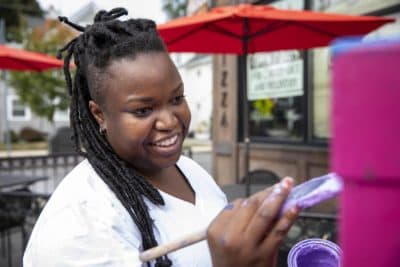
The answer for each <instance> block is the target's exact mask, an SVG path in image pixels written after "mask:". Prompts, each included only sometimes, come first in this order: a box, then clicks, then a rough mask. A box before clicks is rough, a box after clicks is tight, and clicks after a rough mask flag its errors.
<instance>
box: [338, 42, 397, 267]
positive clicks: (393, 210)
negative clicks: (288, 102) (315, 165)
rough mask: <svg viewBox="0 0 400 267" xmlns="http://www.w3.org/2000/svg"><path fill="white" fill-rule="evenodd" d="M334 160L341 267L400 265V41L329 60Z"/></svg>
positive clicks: (361, 48)
mask: <svg viewBox="0 0 400 267" xmlns="http://www.w3.org/2000/svg"><path fill="white" fill-rule="evenodd" d="M332 75H333V98H332V99H333V105H332V122H333V125H332V130H333V132H332V135H333V138H332V142H331V152H332V154H331V166H332V169H333V171H335V172H337V173H338V174H339V175H340V176H342V177H343V178H344V190H343V192H342V194H341V197H340V218H341V220H340V225H339V227H340V233H339V244H340V246H341V248H342V249H343V266H344V267H355V266H363V267H378V266H379V267H398V266H400V41H399V42H391V43H383V44H375V45H372V46H371V45H363V46H361V47H358V48H355V49H350V50H349V51H347V52H344V53H339V54H338V55H336V56H335V57H334V59H333V73H332Z"/></svg>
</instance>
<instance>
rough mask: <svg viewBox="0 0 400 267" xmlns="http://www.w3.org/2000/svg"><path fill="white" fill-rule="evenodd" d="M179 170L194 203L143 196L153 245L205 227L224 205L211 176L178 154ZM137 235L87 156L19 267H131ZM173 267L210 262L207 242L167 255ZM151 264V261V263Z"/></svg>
mask: <svg viewBox="0 0 400 267" xmlns="http://www.w3.org/2000/svg"><path fill="white" fill-rule="evenodd" d="M177 166H178V168H179V169H180V170H181V171H182V173H183V174H184V175H185V177H186V178H187V180H188V182H189V183H190V185H191V186H192V188H193V190H194V191H195V195H196V198H195V204H192V203H189V202H186V201H183V200H181V199H178V198H176V197H174V196H172V195H169V194H167V193H165V192H162V191H160V193H161V195H162V197H163V198H164V201H165V205H164V206H156V205H153V204H152V203H151V202H150V201H148V200H147V199H146V198H145V201H146V204H147V206H148V207H149V212H150V216H151V218H152V219H153V220H154V225H155V227H154V228H155V229H154V232H155V236H156V239H157V242H158V244H163V243H167V242H169V241H172V240H175V239H177V238H179V237H181V236H183V235H186V234H189V233H192V232H194V231H197V230H201V229H204V228H205V227H207V225H209V223H210V222H211V220H212V219H213V218H214V217H215V216H216V215H217V214H218V213H219V211H221V210H222V208H223V207H224V206H225V205H226V197H225V195H224V194H223V192H222V191H221V190H220V189H219V187H218V186H217V185H216V183H215V182H214V180H213V179H212V178H211V176H210V175H209V174H208V173H207V172H206V171H205V170H204V169H203V168H201V167H200V166H199V165H198V164H197V163H195V162H194V161H192V160H191V159H189V158H187V157H184V156H182V157H181V158H180V159H179V161H178V162H177ZM141 250H142V249H141V235H140V232H139V231H138V229H137V227H136V225H135V224H134V222H133V221H132V219H131V217H130V216H129V214H128V212H127V211H126V210H125V208H124V207H123V206H122V204H121V202H120V201H119V200H118V199H117V197H116V196H115V195H114V193H113V192H112V191H111V190H110V189H109V188H108V186H107V185H106V184H105V183H104V182H103V180H102V179H101V178H100V177H99V176H98V174H97V173H96V172H95V171H94V169H93V168H92V166H91V165H90V163H89V162H88V161H87V160H84V161H83V162H81V163H80V164H79V165H78V166H76V167H75V168H74V169H73V170H72V171H71V172H70V173H69V174H68V175H67V176H66V177H65V178H64V179H63V181H62V182H61V183H60V185H59V186H58V187H57V189H56V190H55V191H54V193H53V195H52V197H51V198H50V200H49V202H48V203H47V205H46V207H45V208H44V210H43V212H42V214H41V215H40V217H39V219H38V221H37V222H36V225H35V227H34V229H33V231H32V234H31V237H30V240H29V242H28V246H27V248H26V250H25V254H24V259H23V262H24V267H78V266H79V267H89V266H90V267H99V266H107V267H111V266H112V267H117V266H118V267H125V266H129V267H136V266H147V265H145V264H142V263H141V262H140V260H139V258H138V255H139V252H140V251H141ZM168 256H169V258H170V259H171V260H172V262H173V265H172V266H174V267H178V266H182V267H189V266H190V267H209V266H212V264H211V259H210V255H209V250H208V245H207V243H206V241H202V242H199V243H197V244H194V245H192V246H189V247H186V248H183V249H180V250H178V251H176V252H173V253H170V254H168ZM152 266H153V265H152Z"/></svg>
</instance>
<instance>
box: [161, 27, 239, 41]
mask: <svg viewBox="0 0 400 267" xmlns="http://www.w3.org/2000/svg"><path fill="white" fill-rule="evenodd" d="M203 29H208V30H209V31H213V32H217V33H220V34H223V35H226V36H230V37H233V38H236V39H241V38H240V36H239V35H237V34H234V33H233V32H230V31H227V30H225V29H224V28H221V27H218V26H216V25H213V24H211V23H206V24H202V25H201V26H200V27H198V28H196V29H194V30H192V31H188V32H186V33H184V34H182V35H180V36H178V37H176V38H175V39H172V40H170V41H168V42H166V43H167V46H168V45H172V44H174V43H176V42H179V41H180V40H182V39H185V38H186V37H187V36H189V35H192V34H195V33H196V32H198V31H200V30H203Z"/></svg>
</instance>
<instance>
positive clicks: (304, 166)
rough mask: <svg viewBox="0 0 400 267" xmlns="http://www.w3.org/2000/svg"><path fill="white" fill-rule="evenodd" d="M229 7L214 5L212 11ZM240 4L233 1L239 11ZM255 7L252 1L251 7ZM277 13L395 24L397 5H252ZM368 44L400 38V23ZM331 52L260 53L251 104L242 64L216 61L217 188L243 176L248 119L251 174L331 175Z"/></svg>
mask: <svg viewBox="0 0 400 267" xmlns="http://www.w3.org/2000/svg"><path fill="white" fill-rule="evenodd" d="M226 2H227V1H214V4H215V5H224V4H227V3H226ZM236 2H238V1H230V3H231V4H237V3H236ZM249 2H251V1H249ZM252 2H253V3H254V4H270V5H274V6H277V7H280V8H290V9H299V10H302V9H311V10H317V11H322V12H339V13H346V14H364V15H378V16H390V17H397V18H399V20H400V3H399V1H398V0H384V1H383V0H368V1H366V0H358V1H357V0H351V1H350V0H331V1H327V0H319V1H318V0H282V1H252ZM399 20H398V21H397V22H396V23H392V24H389V25H387V26H384V27H382V28H380V29H379V30H377V31H375V32H373V33H371V34H369V35H368V36H367V37H366V38H376V37H379V38H382V37H386V36H389V37H391V36H396V35H397V36H400V21H399ZM329 57H330V55H329V49H328V48H318V49H311V50H307V51H299V50H290V51H278V52H273V53H257V54H254V55H251V56H249V57H248V58H247V60H248V61H247V70H246V71H247V75H248V83H247V88H248V91H247V101H248V103H247V104H248V107H249V111H248V113H247V114H244V109H243V106H244V104H245V102H244V101H246V100H245V97H244V94H243V91H242V90H239V89H238V88H239V85H240V84H241V81H239V80H238V77H239V75H238V72H241V71H245V70H243V67H242V66H243V65H244V64H242V60H243V58H240V57H237V56H234V55H220V56H214V93H213V109H214V110H213V121H212V125H213V127H212V128H213V132H212V136H213V164H214V173H213V175H214V177H215V178H216V179H217V182H218V183H219V184H230V183H238V182H241V181H242V179H243V177H244V174H245V161H244V159H245V147H244V142H243V132H244V127H243V123H244V121H245V120H244V119H243V118H244V116H248V117H247V118H248V121H249V124H248V127H249V133H250V153H249V156H250V161H249V170H250V171H255V170H269V171H272V172H274V173H276V174H277V176H279V177H283V176H292V177H294V178H296V179H297V182H301V181H304V180H306V179H308V178H310V177H314V176H318V175H321V174H324V173H326V172H328V171H329V139H330V137H331V136H330V129H329V124H330V118H329V110H330V93H331V92H330V82H329V62H330V58H329Z"/></svg>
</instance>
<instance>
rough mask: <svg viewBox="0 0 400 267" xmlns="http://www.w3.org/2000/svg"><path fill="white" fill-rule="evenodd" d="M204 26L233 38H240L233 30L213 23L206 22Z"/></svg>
mask: <svg viewBox="0 0 400 267" xmlns="http://www.w3.org/2000/svg"><path fill="white" fill-rule="evenodd" d="M206 27H207V28H208V29H209V30H210V31H213V32H216V33H220V34H223V35H226V36H229V37H232V38H235V39H242V38H241V36H240V35H239V34H235V33H234V32H230V31H227V30H226V29H224V28H222V27H219V26H217V25H215V24H207V25H206Z"/></svg>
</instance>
